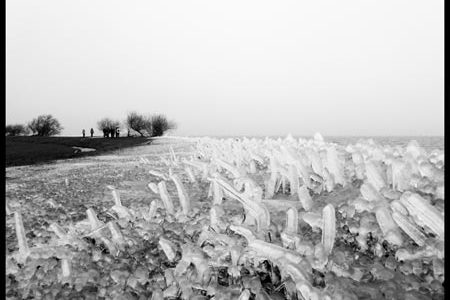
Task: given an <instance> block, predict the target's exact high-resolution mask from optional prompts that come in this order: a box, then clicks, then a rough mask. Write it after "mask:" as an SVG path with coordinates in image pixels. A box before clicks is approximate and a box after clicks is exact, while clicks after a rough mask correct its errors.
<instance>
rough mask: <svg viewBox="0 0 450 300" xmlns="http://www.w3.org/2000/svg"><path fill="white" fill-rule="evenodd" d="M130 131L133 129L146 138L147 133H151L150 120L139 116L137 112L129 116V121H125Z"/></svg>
mask: <svg viewBox="0 0 450 300" xmlns="http://www.w3.org/2000/svg"><path fill="white" fill-rule="evenodd" d="M125 123H126V125H127V127H128V129H132V130H134V131H136V132H137V133H139V134H140V135H141V136H144V135H145V133H150V132H151V131H148V129H149V123H150V119H149V118H148V117H145V116H143V115H140V114H138V113H137V112H131V113H129V114H128V116H127V119H126V121H125ZM150 128H151V126H150Z"/></svg>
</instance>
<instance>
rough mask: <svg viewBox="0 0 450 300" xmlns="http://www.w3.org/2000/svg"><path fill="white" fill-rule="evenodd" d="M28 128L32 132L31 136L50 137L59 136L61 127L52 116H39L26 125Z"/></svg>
mask: <svg viewBox="0 0 450 300" xmlns="http://www.w3.org/2000/svg"><path fill="white" fill-rule="evenodd" d="M28 128H30V130H31V131H32V132H33V135H38V136H52V135H56V134H59V133H60V132H61V131H62V129H63V127H62V126H61V124H60V123H59V121H58V120H57V119H56V118H54V117H53V116H52V115H40V116H38V117H37V118H36V119H33V120H32V121H31V122H30V123H28Z"/></svg>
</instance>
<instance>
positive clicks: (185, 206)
mask: <svg viewBox="0 0 450 300" xmlns="http://www.w3.org/2000/svg"><path fill="white" fill-rule="evenodd" d="M170 179H172V181H173V182H174V183H175V186H176V188H177V192H178V198H179V199H180V204H181V208H182V210H183V214H185V215H186V216H187V215H188V214H189V210H190V208H191V203H190V199H189V196H188V194H187V193H186V190H185V188H184V186H183V183H182V182H181V180H180V178H179V177H178V176H177V175H175V174H172V175H171V176H170Z"/></svg>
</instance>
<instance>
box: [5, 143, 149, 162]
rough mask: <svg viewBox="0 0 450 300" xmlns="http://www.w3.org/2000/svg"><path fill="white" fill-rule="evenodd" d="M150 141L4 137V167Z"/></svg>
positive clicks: (87, 153)
mask: <svg viewBox="0 0 450 300" xmlns="http://www.w3.org/2000/svg"><path fill="white" fill-rule="evenodd" d="M149 142H150V140H149V139H148V138H142V137H132V138H127V137H121V138H114V139H111V138H81V137H37V136H15V137H5V165H6V167H10V166H22V165H29V164H35V163H42V162H49V161H52V160H56V159H63V158H73V157H81V156H86V155H96V154H100V153H105V152H108V151H112V150H117V149H121V148H126V147H133V146H138V145H143V144H147V143H149ZM73 146H76V147H83V148H94V149H96V151H94V152H84V153H74V150H75V149H73V148H72V147H73Z"/></svg>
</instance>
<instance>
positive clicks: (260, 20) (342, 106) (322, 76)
mask: <svg viewBox="0 0 450 300" xmlns="http://www.w3.org/2000/svg"><path fill="white" fill-rule="evenodd" d="M6 9H7V11H6V38H7V39H6V48H7V59H6V63H7V69H6V80H7V81H6V122H7V124H10V123H25V122H28V121H29V120H31V119H32V118H34V117H36V116H37V115H39V114H44V113H50V114H53V115H54V116H55V117H57V118H58V119H59V120H60V122H61V123H62V125H63V126H64V127H65V130H64V132H63V135H79V134H81V129H82V128H86V130H88V129H89V128H91V127H94V129H96V128H95V127H96V122H97V121H98V120H99V119H101V118H103V117H111V118H116V119H118V120H124V119H125V117H126V114H127V113H128V112H130V111H134V110H135V111H139V112H142V113H164V114H166V115H167V116H168V117H169V118H170V119H173V120H175V121H176V122H177V123H178V127H179V128H178V130H176V131H175V132H173V134H177V135H286V134H287V133H292V134H294V135H312V134H313V133H314V132H316V131H319V132H321V133H322V135H324V136H327V135H443V132H444V1H443V0H438V1H435V0H433V1H428V0H422V1H418V0H408V1H406V0H398V1H397V0H394V1H393V0H376V1H375V0H373V1H369V0H352V1H335V0H330V1H298V0H295V1H262V0H258V1H245V0H244V1H242V0H239V1H234V0H232V1H229V0H228V1H212V0H201V1H200V0H198V1H187V0H180V1H178V0H177V1H175V0H173V1H171V0H161V1H154V0H152V1H148V0H146V1H135V0H130V1H123V0H121V1H112V0H94V1H93V0H89V1H88V0H77V1H69V0H39V1H35V0H34V1H33V0H7V1H6ZM97 131H98V130H97Z"/></svg>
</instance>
